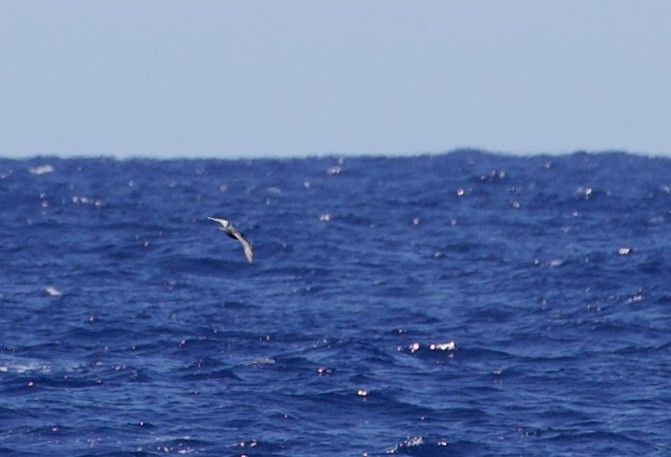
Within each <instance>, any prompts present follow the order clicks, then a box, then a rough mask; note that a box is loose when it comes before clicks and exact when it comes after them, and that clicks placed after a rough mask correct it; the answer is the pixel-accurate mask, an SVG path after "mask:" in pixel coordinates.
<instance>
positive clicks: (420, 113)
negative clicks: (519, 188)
mask: <svg viewBox="0 0 671 457" xmlns="http://www.w3.org/2000/svg"><path fill="white" fill-rule="evenodd" d="M669 18H671V2H669V1H667V0H647V1H628V0H593V1H570V0H569V1H567V0H561V1H559V0H544V1H535V0H533V1H531V0H510V1H505V2H499V1H495V0H491V1H481V0H480V1H479V0H475V1H463V2H456V1H422V2H411V1H395V0H383V1H369V0H363V1H361V0H356V1H329V2H318V1H290V0H289V1H281V2H272V1H206V0H200V1H197V2H188V1H172V0H161V1H158V0H145V1H130V0H120V1H94V0H86V1H83V0H59V1H57V2H56V1H46V0H5V1H2V2H0V157H25V156H32V155H38V154H58V155H64V156H68V155H100V154H105V155H110V154H111V155H115V156H118V157H129V156H144V157H175V156H179V157H196V156H198V157H204V156H207V157H254V156H304V155H314V154H326V153H339V154H359V153H365V154H406V153H420V152H441V151H446V150H452V149H455V148H459V147H474V148H482V149H487V150H489V151H492V152H506V153H516V154H526V153H562V152H572V151H575V150H587V151H600V150H613V149H615V150H626V151H629V152H637V153H644V154H655V155H658V154H660V155H671V135H670V134H669V131H671V84H670V82H671V27H669V25H668V21H669Z"/></svg>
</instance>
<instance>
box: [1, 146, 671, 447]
mask: <svg viewBox="0 0 671 457" xmlns="http://www.w3.org/2000/svg"><path fill="white" fill-rule="evenodd" d="M213 215H216V216H221V217H224V218H227V219H230V220H231V221H232V222H233V223H234V224H235V226H236V227H237V228H238V229H239V230H240V231H242V232H243V233H244V235H245V237H246V238H247V239H249V241H250V242H251V243H252V244H253V247H254V254H255V257H254V263H252V264H250V263H248V262H247V260H246V259H245V256H244V253H243V251H242V246H241V245H240V243H238V242H237V241H236V240H234V239H231V238H228V237H227V236H225V234H224V233H223V232H221V231H219V230H218V228H217V225H216V224H215V223H213V222H212V221H209V220H207V216H213ZM0 222H1V224H0V254H1V262H0V456H2V457H18V456H21V457H23V456H26V457H28V456H31V457H32V456H35V457H37V456H39V457H43V456H76V457H84V456H96V457H102V456H134V457H140V456H170V455H194V456H243V455H246V456H270V457H272V456H278V457H279V456H286V457H289V456H292V457H296V456H366V455H367V456H382V455H401V456H420V457H434V456H435V457H438V456H441V457H442V456H446V457H447V456H590V457H602V456H603V457H612V456H655V457H662V456H664V457H666V456H670V455H671V159H666V158H648V157H642V156H635V155H628V154H620V153H602V154H586V153H576V154H571V155H565V156H534V157H509V156H501V155H493V154H488V153H484V152H478V151H456V152H452V153H448V154H442V155H432V156H419V157H411V158H410V157H408V158H371V157H361V158H350V157H344V158H342V157H326V158H306V159H291V160H279V159H278V160H269V159H268V160H265V159H264V160H261V159H259V160H160V161H159V160H140V159H137V160H123V161H120V160H114V159H110V158H91V159H85V158H82V159H58V158H51V157H40V158H35V159H30V160H6V159H2V160H0Z"/></svg>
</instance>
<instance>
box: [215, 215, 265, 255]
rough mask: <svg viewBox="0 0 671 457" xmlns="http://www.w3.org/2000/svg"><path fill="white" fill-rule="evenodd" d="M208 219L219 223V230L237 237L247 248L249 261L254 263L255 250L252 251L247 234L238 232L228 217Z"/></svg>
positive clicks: (244, 247)
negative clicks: (246, 237)
mask: <svg viewBox="0 0 671 457" xmlns="http://www.w3.org/2000/svg"><path fill="white" fill-rule="evenodd" d="M208 219H209V220H211V221H214V222H216V223H217V224H219V230H222V231H224V232H226V235H228V236H230V237H231V238H235V239H236V240H238V241H239V242H240V243H242V248H243V249H244V250H245V257H247V260H249V263H252V259H253V258H254V252H252V245H251V244H249V241H247V240H246V239H245V236H244V235H243V234H242V233H240V232H238V230H237V229H236V228H235V227H233V226H232V225H231V223H230V222H229V221H227V220H226V219H221V218H219V217H208Z"/></svg>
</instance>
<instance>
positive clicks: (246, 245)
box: [233, 230, 254, 263]
mask: <svg viewBox="0 0 671 457" xmlns="http://www.w3.org/2000/svg"><path fill="white" fill-rule="evenodd" d="M233 236H234V237H236V238H237V239H238V241H240V243H242V249H244V251H245V257H247V260H249V263H252V260H253V259H254V251H252V245H251V244H250V243H249V241H247V240H246V239H245V237H244V236H242V233H240V232H238V231H237V230H236V231H235V232H233Z"/></svg>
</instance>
